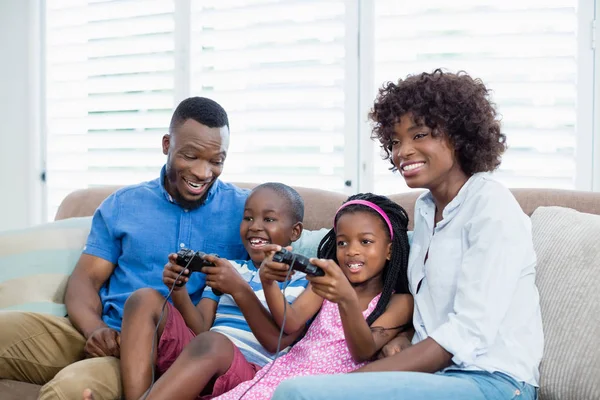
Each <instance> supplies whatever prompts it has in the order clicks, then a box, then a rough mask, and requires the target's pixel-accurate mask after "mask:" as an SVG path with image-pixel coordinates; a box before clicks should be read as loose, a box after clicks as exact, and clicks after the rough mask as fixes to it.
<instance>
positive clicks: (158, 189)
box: [83, 167, 249, 331]
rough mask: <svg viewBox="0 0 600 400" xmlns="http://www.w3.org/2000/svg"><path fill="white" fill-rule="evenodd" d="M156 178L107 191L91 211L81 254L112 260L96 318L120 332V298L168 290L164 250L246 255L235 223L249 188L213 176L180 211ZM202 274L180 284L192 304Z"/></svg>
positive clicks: (232, 257) (198, 292) (235, 256)
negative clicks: (193, 204) (202, 193)
mask: <svg viewBox="0 0 600 400" xmlns="http://www.w3.org/2000/svg"><path fill="white" fill-rule="evenodd" d="M164 176H165V167H163V169H162V171H161V174H160V178H159V179H155V180H153V181H150V182H144V183H141V184H138V185H133V186H128V187H126V188H123V189H120V190H118V191H117V192H115V193H113V194H111V195H110V196H109V197H108V198H106V200H104V202H102V204H101V205H100V207H98V209H97V210H96V213H95V214H94V217H93V220H92V228H91V231H90V234H89V236H88V239H87V243H86V246H85V248H84V250H83V253H85V254H90V255H93V256H97V257H100V258H103V259H105V260H108V261H110V262H111V263H113V264H116V268H115V270H114V272H113V273H112V275H111V276H110V278H109V279H108V281H107V282H106V283H105V284H104V285H103V286H102V288H101V289H100V299H101V300H102V319H103V320H104V322H105V323H106V324H107V325H108V326H109V327H111V328H113V329H116V330H117V331H120V330H121V321H122V318H123V306H124V305H125V300H127V298H128V297H129V296H130V295H131V294H132V293H133V292H135V291H136V290H137V289H140V288H147V287H149V288H153V289H156V290H158V291H159V292H160V293H162V294H163V295H165V296H166V295H167V293H168V289H167V287H166V286H165V285H164V284H163V282H162V273H163V269H164V266H165V264H166V263H167V262H168V258H167V257H168V255H169V253H176V252H177V251H178V250H179V249H180V248H183V247H185V248H188V249H192V250H200V251H203V252H205V253H216V254H218V255H219V256H220V257H224V258H227V259H230V260H236V259H247V258H248V254H247V252H246V249H244V246H243V245H242V240H241V238H240V222H241V221H242V217H243V213H244V203H245V202H246V198H247V197H248V194H249V191H248V190H245V189H240V188H238V187H236V186H234V185H231V184H228V183H224V182H221V181H220V180H217V181H216V182H215V183H214V184H213V186H212V187H211V188H210V191H209V193H208V197H207V199H206V202H205V203H204V204H203V205H202V206H200V207H198V208H196V209H194V210H185V209H183V208H182V207H181V206H179V205H178V204H177V203H175V202H174V200H173V199H172V198H171V196H170V195H169V194H168V193H167V191H166V190H165V188H164V184H163V182H164ZM204 286H205V275H204V274H201V273H193V274H192V276H191V277H190V280H189V282H188V283H187V284H186V287H187V289H188V292H189V293H190V296H191V298H192V302H193V303H194V304H196V303H198V301H200V298H201V296H202V291H203V289H204Z"/></svg>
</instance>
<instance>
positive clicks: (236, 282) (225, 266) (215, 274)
mask: <svg viewBox="0 0 600 400" xmlns="http://www.w3.org/2000/svg"><path fill="white" fill-rule="evenodd" d="M204 259H205V260H206V261H209V262H211V263H213V264H215V265H214V267H212V266H211V267H203V268H202V272H203V273H205V274H206V284H207V285H208V286H210V287H211V288H212V289H213V290H218V291H220V292H222V293H227V294H230V295H232V296H234V295H235V294H236V293H237V292H238V291H240V290H243V289H245V288H247V287H248V283H247V282H246V281H245V280H244V278H242V276H241V275H240V274H239V273H238V272H237V271H236V270H235V268H233V265H231V263H230V262H229V261H227V260H226V259H224V258H219V257H217V256H214V255H206V256H204Z"/></svg>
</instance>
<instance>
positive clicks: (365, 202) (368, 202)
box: [333, 200, 394, 240]
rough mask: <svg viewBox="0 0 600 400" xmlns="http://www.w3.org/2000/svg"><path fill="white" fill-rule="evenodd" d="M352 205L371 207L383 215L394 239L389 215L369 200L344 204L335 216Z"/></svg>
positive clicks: (351, 201)
mask: <svg viewBox="0 0 600 400" xmlns="http://www.w3.org/2000/svg"><path fill="white" fill-rule="evenodd" d="M352 204H360V205H363V206H367V207H369V208H372V209H373V210H375V211H377V213H378V214H379V215H381V218H383V220H384V221H385V223H386V224H387V226H388V228H389V229H390V239H392V240H393V239H394V230H393V229H392V222H391V221H390V219H389V218H388V216H387V214H386V213H385V211H383V210H382V209H381V207H379V206H378V205H377V204H375V203H372V202H370V201H367V200H350V201H348V202H346V203H344V204H342V206H341V207H340V208H338V210H337V211H336V212H335V215H336V216H337V215H338V213H339V212H340V211H341V210H342V209H344V208H346V207H348V206H350V205H352ZM333 229H334V230H335V219H334V225H333Z"/></svg>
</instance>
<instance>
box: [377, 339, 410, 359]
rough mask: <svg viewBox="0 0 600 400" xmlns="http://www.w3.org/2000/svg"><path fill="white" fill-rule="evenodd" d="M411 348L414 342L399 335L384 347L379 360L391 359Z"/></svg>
mask: <svg viewBox="0 0 600 400" xmlns="http://www.w3.org/2000/svg"><path fill="white" fill-rule="evenodd" d="M410 346H412V342H411V341H410V339H409V338H407V337H406V336H403V335H398V336H396V337H395V338H393V339H392V340H390V341H389V342H388V344H386V345H385V346H383V348H382V349H381V351H380V352H379V355H378V357H377V358H379V359H382V358H386V357H391V356H393V355H394V354H397V353H400V352H401V351H404V350H406V349H408V348H409V347H410Z"/></svg>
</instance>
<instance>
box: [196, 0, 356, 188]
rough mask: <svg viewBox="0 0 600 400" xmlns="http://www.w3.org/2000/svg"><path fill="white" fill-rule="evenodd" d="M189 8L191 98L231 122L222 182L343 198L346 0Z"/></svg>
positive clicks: (231, 2) (254, 1)
mask: <svg viewBox="0 0 600 400" xmlns="http://www.w3.org/2000/svg"><path fill="white" fill-rule="evenodd" d="M191 6H192V21H191V26H192V32H191V81H192V84H191V87H192V94H193V95H199V96H206V97H210V98H213V99H215V100H216V101H218V102H219V103H220V104H221V105H223V107H224V108H225V109H226V110H227V112H228V114H229V121H230V124H231V133H232V139H231V147H230V149H229V150H230V151H229V155H228V158H227V163H226V164H225V169H224V173H223V178H224V179H226V180H228V181H236V182H243V181H251V182H264V181H267V180H270V181H280V182H285V183H288V184H290V185H297V186H306V187H318V188H322V189H328V190H336V191H343V190H344V144H345V141H344V140H345V137H344V126H345V124H344V99H345V92H344V85H345V81H344V78H345V54H346V51H345V38H344V36H345V33H344V31H345V25H344V24H345V19H344V18H345V12H346V10H345V1H343V0H342V1H315V0H302V1H299V0H283V1H282V0H279V1H277V0H228V1H222V0H192V3H191Z"/></svg>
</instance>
